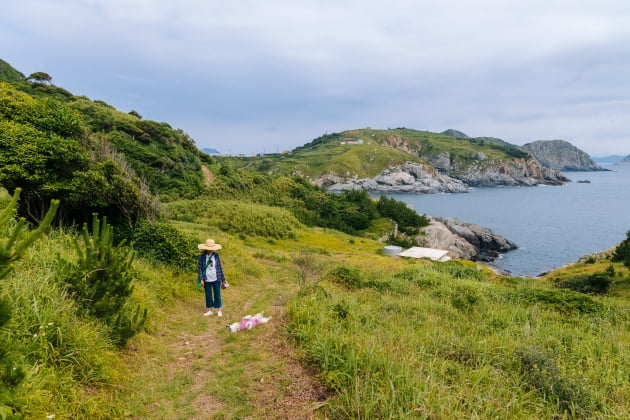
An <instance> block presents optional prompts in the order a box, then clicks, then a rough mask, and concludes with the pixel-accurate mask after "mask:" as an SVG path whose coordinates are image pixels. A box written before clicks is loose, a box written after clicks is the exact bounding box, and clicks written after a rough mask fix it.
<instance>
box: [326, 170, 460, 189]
mask: <svg viewBox="0 0 630 420" xmlns="http://www.w3.org/2000/svg"><path fill="white" fill-rule="evenodd" d="M315 184H316V185H319V186H321V187H324V188H326V189H327V190H328V191H333V192H338V191H345V190H366V191H374V192H382V193H416V194H431V193H440V192H449V193H455V192H467V191H468V187H467V186H466V185H465V184H464V183H463V182H461V181H459V180H457V179H454V178H451V177H449V176H448V175H444V174H441V173H439V172H437V171H436V170H435V168H433V167H431V166H427V165H423V164H421V163H414V162H407V163H405V164H403V165H400V166H397V167H390V168H388V169H386V170H384V171H382V172H381V173H380V174H378V175H377V176H375V177H374V178H358V177H351V178H343V177H340V176H338V175H330V174H328V175H324V176H322V177H320V178H319V179H317V180H316V181H315Z"/></svg>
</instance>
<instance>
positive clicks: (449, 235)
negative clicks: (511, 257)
mask: <svg viewBox="0 0 630 420" xmlns="http://www.w3.org/2000/svg"><path fill="white" fill-rule="evenodd" d="M427 218H428V219H429V221H430V223H431V224H430V225H429V226H427V227H425V228H422V229H421V232H420V233H421V234H420V235H419V236H418V237H417V238H416V240H417V242H418V244H419V245H420V246H423V247H427V248H437V249H445V250H447V251H449V255H450V256H451V257H453V258H459V259H466V260H472V261H483V262H492V261H494V260H495V259H496V258H498V256H499V254H501V253H504V252H508V251H511V250H513V249H517V248H518V247H517V245H516V244H515V243H513V242H512V241H510V240H508V239H506V238H504V237H503V236H501V235H499V234H498V233H496V232H494V231H492V230H491V229H488V228H486V227H483V226H480V225H477V224H474V223H466V222H462V221H461V220H459V219H456V218H440V217H432V216H427Z"/></svg>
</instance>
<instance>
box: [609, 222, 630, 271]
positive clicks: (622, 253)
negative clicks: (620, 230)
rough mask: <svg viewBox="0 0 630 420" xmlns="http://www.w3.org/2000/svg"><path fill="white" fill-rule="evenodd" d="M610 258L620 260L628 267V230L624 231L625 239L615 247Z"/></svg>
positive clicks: (629, 250) (629, 243) (629, 233)
mask: <svg viewBox="0 0 630 420" xmlns="http://www.w3.org/2000/svg"><path fill="white" fill-rule="evenodd" d="M612 260H613V261H617V262H622V263H623V265H625V266H626V267H628V268H630V230H629V231H628V232H626V239H625V240H623V242H621V243H620V244H619V245H618V246H617V248H615V252H614V254H613V256H612Z"/></svg>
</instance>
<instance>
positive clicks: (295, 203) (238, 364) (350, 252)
mask: <svg viewBox="0 0 630 420" xmlns="http://www.w3.org/2000/svg"><path fill="white" fill-rule="evenodd" d="M0 64H2V63H0ZM0 68H1V67H0ZM1 74H7V73H6V72H5V73H2V72H0V75H1ZM14 75H15V74H14ZM16 77H17V76H16ZM18 79H19V78H18ZM64 98H65V99H64ZM0 128H2V131H0V157H1V158H2V159H5V160H4V161H3V163H4V165H3V166H2V167H1V168H0V180H2V182H3V183H4V184H3V185H7V183H8V181H7V180H8V179H11V180H14V181H15V180H16V179H18V180H21V182H23V183H24V186H30V187H31V191H33V190H35V191H38V192H47V193H48V194H49V196H47V197H50V196H52V197H54V196H55V194H62V196H61V197H59V198H61V199H62V200H64V201H66V202H67V201H72V199H76V200H79V198H80V197H76V196H77V195H79V194H77V191H78V192H85V193H86V194H88V195H87V196H86V198H87V200H88V201H90V202H91V201H92V200H97V201H99V200H105V199H110V198H113V199H118V200H119V201H115V200H114V201H112V203H116V205H117V206H120V207H117V208H119V210H120V211H128V210H130V207H129V205H130V203H132V204H138V203H143V202H142V201H140V200H136V199H137V198H138V197H139V196H140V192H141V191H143V190H142V189H141V187H142V186H143V185H145V186H147V188H150V189H151V194H153V193H155V194H159V195H160V197H162V198H163V202H162V204H158V203H154V202H153V203H151V204H152V205H155V206H156V208H157V210H158V211H157V214H159V215H160V216H161V218H160V219H159V220H158V221H150V220H147V219H144V218H141V219H140V220H138V223H137V224H135V225H134V226H131V227H127V228H125V229H121V227H122V226H117V228H116V229H114V231H113V232H114V233H113V234H114V235H115V236H116V237H117V238H118V237H119V236H118V235H119V233H124V234H125V235H127V236H128V238H129V239H131V240H132V243H131V244H128V243H124V242H123V243H118V242H117V241H116V242H111V243H110V242H108V241H107V240H105V239H107V238H109V239H111V237H110V236H109V233H111V232H110V231H109V230H107V229H105V232H107V233H103V232H101V234H100V236H99V234H97V233H95V231H98V229H94V228H92V230H91V233H90V232H88V230H87V227H86V230H85V231H81V230H79V229H77V225H74V226H70V227H61V226H57V227H55V228H54V229H50V230H49V231H48V232H47V233H46V234H45V235H43V236H41V237H38V238H36V239H38V240H37V241H35V242H34V243H32V244H29V245H30V247H23V248H20V252H19V253H15V252H14V251H15V250H16V243H17V244H19V243H20V240H21V239H22V238H24V237H28V232H29V226H28V225H23V224H21V223H22V222H20V221H19V219H16V218H12V217H11V216H13V214H12V213H11V212H9V213H4V214H1V210H2V209H4V208H5V207H7V206H8V205H9V204H8V203H10V196H9V195H8V194H7V192H6V190H5V189H2V188H0V215H1V216H2V217H0V385H1V386H0V419H1V420H5V419H19V418H89V419H123V418H142V419H171V418H173V419H174V418H185V419H208V418H214V419H227V418H231V419H236V418H250V419H287V418H290V419H293V418H318V419H347V418H354V419H366V420H367V419H377V418H378V419H380V418H392V419H416V418H419V419H438V418H445V419H451V418H454V419H459V418H483V419H505V418H510V419H531V418H541V419H552V418H553V419H574V418H575V419H577V418H601V419H617V418H625V417H627V416H628V414H629V413H630V398H629V396H630V381H628V378H629V377H630V335H629V334H628V332H629V331H630V301H629V300H628V297H629V296H628V290H629V280H628V279H629V278H630V273H629V272H628V269H627V268H626V267H625V266H623V265H621V264H620V263H611V261H610V260H609V259H608V257H602V258H599V257H598V258H595V257H593V258H592V259H589V258H587V259H586V260H585V261H583V262H581V263H579V264H575V265H572V266H570V267H566V268H564V269H562V270H556V271H554V272H552V273H548V274H547V275H546V276H545V277H544V278H542V279H523V278H511V277H505V276H500V275H498V274H495V273H494V272H492V271H490V270H488V269H487V268H485V267H483V266H479V265H477V264H475V263H472V262H468V261H451V262H447V263H436V262H431V261H428V260H412V259H402V258H391V257H387V256H384V255H383V252H382V250H383V245H384V243H383V242H381V241H379V240H378V239H379V238H381V237H383V236H384V235H385V234H386V233H387V230H388V229H389V228H388V227H387V226H389V218H390V217H391V218H394V217H395V215H391V216H390V215H387V216H384V212H385V210H387V209H384V208H382V207H379V205H378V204H377V203H376V202H374V201H373V200H370V199H369V197H367V196H366V194H364V193H359V192H353V193H347V194H339V195H330V194H326V193H325V192H324V191H323V190H321V189H319V188H316V187H314V186H313V185H311V184H309V183H308V182H306V181H305V180H304V179H302V178H297V177H291V176H275V175H271V174H269V173H268V172H269V171H272V169H273V168H277V169H276V171H277V172H278V173H286V174H292V173H293V172H295V171H300V172H301V173H302V174H305V175H310V176H316V174H317V173H318V172H321V171H326V170H334V171H335V172H337V171H338V172H339V173H343V171H346V172H347V171H362V172H360V173H364V174H366V176H370V175H371V174H375V173H376V172H374V171H375V170H376V169H374V168H376V167H377V166H378V165H386V164H387V165H389V164H391V163H392V162H402V161H404V160H413V159H417V161H421V160H422V158H421V156H424V155H425V154H429V155H437V154H439V153H441V152H442V151H447V150H448V151H449V153H450V154H451V155H453V156H456V157H457V159H459V162H461V164H462V165H463V164H464V163H465V162H466V159H468V157H469V156H470V154H471V153H473V151H474V152H478V151H483V153H484V154H486V155H487V156H489V157H490V158H492V159H495V158H496V159H503V158H508V157H509V156H513V155H517V154H518V153H519V152H518V150H517V149H512V148H511V147H510V146H509V145H504V144H501V142H500V141H498V142H497V141H494V140H492V139H490V140H492V141H490V140H488V141H486V140H484V139H466V138H455V137H450V136H446V135H440V134H434V133H427V132H420V131H414V130H408V129H396V130H368V129H366V130H353V131H348V132H344V133H339V134H331V135H326V136H323V137H321V138H319V139H316V140H314V141H313V142H311V143H309V144H307V145H305V146H303V147H302V148H298V149H296V150H295V151H294V152H293V153H292V154H290V155H284V154H283V155H274V156H261V157H256V158H221V159H220V160H218V161H214V160H206V158H204V157H203V156H200V155H198V151H196V148H195V147H194V144H193V143H192V140H191V139H189V138H188V137H187V136H186V135H185V134H184V133H183V132H179V131H178V130H173V129H172V128H171V127H170V126H168V124H166V123H157V122H152V121H145V120H143V119H142V118H140V117H139V115H137V113H135V112H132V113H129V114H126V113H121V112H119V111H117V110H115V109H113V108H112V107H110V106H108V105H107V104H105V103H102V102H99V101H91V100H89V99H87V98H81V97H74V96H73V95H65V94H64V93H63V91H62V90H60V89H59V88H55V87H54V86H49V85H45V84H41V83H38V84H33V83H31V82H26V81H22V80H18V81H15V82H11V83H0ZM358 140H363V144H345V145H341V144H340V142H341V141H345V142H354V141H358ZM51 150H54V151H58V153H57V152H55V153H51V152H50V151H51ZM16 153H17V154H16ZM16 156H18V158H16ZM59 156H62V157H63V158H64V159H61V160H59V159H57V158H58V157H59ZM103 157H106V159H103ZM7 162H9V163H10V164H7ZM366 162H367V164H366ZM202 163H205V164H206V165H207V168H208V170H210V171H212V175H213V176H212V177H209V178H208V179H212V182H211V183H210V184H209V185H204V184H203V183H202V174H201V171H200V170H199V168H200V167H201V164H202ZM371 163H374V165H371ZM70 164H72V165H73V166H72V168H73V170H72V171H67V169H68V168H69V165H70ZM29 165H31V166H29ZM274 165H275V166H274ZM129 167H132V168H129ZM238 168H248V169H252V170H251V171H250V170H241V169H238ZM313 168H315V169H313ZM357 173H358V172H357ZM138 174H141V176H140V175H138ZM18 175H19V176H18ZM143 177H146V178H147V180H146V183H147V184H143V182H144V181H142V178H143ZM27 181H28V182H31V183H32V184H28V183H27ZM52 181H54V182H52ZM88 181H89V182H88ZM112 181H117V182H119V183H118V184H115V185H116V187H115V188H114V191H110V193H111V194H112V195H111V196H109V195H98V194H97V195H90V194H95V193H97V192H99V193H100V192H103V191H104V190H105V189H106V188H107V185H109V183H110V182H112ZM184 184H187V185H188V187H189V188H191V189H185V188H184V187H183V185H184ZM85 185H88V186H90V187H91V188H87V189H80V187H81V186H85ZM149 186H150V187H149ZM44 187H45V188H44ZM96 187H98V188H96ZM124 187H128V189H125V188H124ZM134 188H135V189H134ZM28 192H29V191H27V190H26V189H24V194H25V195H26V196H27V197H30V198H29V199H31V200H34V196H28V194H27V193H28ZM117 192H123V193H124V194H115V193H117ZM127 192H133V193H137V194H138V195H133V197H135V198H134V199H133V200H130V199H129V198H128V196H127V195H125V194H126V193H127ZM35 197H36V196H35ZM191 197H192V198H191ZM33 202H35V201H33ZM77 203H82V202H81V201H77ZM108 203H109V202H108ZM396 207H397V206H392V208H394V209H395V210H396V211H398V209H397V208H396ZM403 207H405V206H403ZM98 208H99V209H102V208H103V207H98ZM104 208H107V207H104ZM80 209H81V210H82V211H83V212H87V213H86V214H89V211H88V210H91V209H92V207H85V208H80ZM405 209H406V207H405ZM131 210H133V209H131ZM407 210H408V209H407ZM414 214H415V213H414ZM358 215H362V216H363V218H360V217H358ZM368 215H369V217H368ZM402 216H405V217H404V218H406V216H409V214H408V213H405V214H404V215H402ZM402 216H401V217H402ZM416 216H418V215H416ZM414 223H415V222H414ZM386 225H387V226H386ZM123 226H124V225H123ZM414 227H417V226H410V227H409V228H410V229H412V228H414ZM20 229H23V230H20ZM342 230H346V231H347V232H350V233H352V235H350V234H347V233H342V232H341V231H342ZM104 237H105V239H103V238H104ZM16 238H17V242H16ZM206 238H214V239H215V240H216V241H217V242H219V243H221V244H222V245H223V249H222V250H221V251H220V252H221V259H222V262H223V266H224V270H225V275H226V277H227V279H228V280H229V282H230V284H231V286H230V288H228V289H226V290H225V291H224V292H223V293H224V299H223V300H224V311H223V313H224V317H223V318H217V317H203V316H202V313H203V312H204V311H205V308H204V305H203V292H202V290H201V289H198V288H197V287H196V271H195V267H196V256H197V253H198V250H197V248H196V244H198V243H202V242H203V241H205V239H206ZM18 257H19V258H18ZM6 268H10V269H8V270H6V271H5V269H6ZM602 273H607V274H606V277H605V278H604V280H606V281H609V282H610V283H606V286H607V287H606V288H605V290H604V289H600V290H598V291H597V292H588V293H586V292H580V291H577V290H576V289H577V288H579V286H581V285H584V284H587V285H590V284H591V283H589V281H590V280H592V279H593V278H594V279H595V280H597V281H600V280H602V277H601V276H600V274H602ZM592 276H594V277H592ZM95 279H96V281H95ZM99 279H101V280H102V281H98V280H99ZM127 282H128V283H127ZM567 285H568V286H569V287H567ZM109 286H112V289H111V290H116V291H115V292H113V293H109V294H107V293H104V294H98V293H97V292H99V293H100V292H102V291H103V288H106V287H109ZM113 286H116V287H117V288H116V289H114V288H113ZM118 286H120V287H118ZM123 286H124V287H123ZM92 292H93V293H92ZM123 292H124V293H127V292H128V293H129V295H126V294H124V293H123ZM123 295H124V296H123ZM121 297H124V299H122V300H120V302H119V298H121ZM117 302H118V303H122V305H120V306H116V305H113V304H115V303H117ZM96 305H98V306H96ZM103 308H106V309H110V310H111V313H106V314H105V316H103V314H101V312H102V310H103ZM112 308H113V309H112ZM145 309H146V314H147V316H146V319H145V318H143V317H142V316H140V314H143V313H144V312H143V311H144V310H145ZM257 312H264V313H265V315H271V316H272V320H271V322H270V323H268V324H265V325H262V326H259V327H257V328H255V329H253V330H251V331H247V332H239V333H236V334H232V333H229V332H228V331H227V329H226V328H225V326H226V325H227V324H229V323H232V322H236V321H238V320H239V319H240V318H241V317H242V316H244V315H247V314H255V313H257Z"/></svg>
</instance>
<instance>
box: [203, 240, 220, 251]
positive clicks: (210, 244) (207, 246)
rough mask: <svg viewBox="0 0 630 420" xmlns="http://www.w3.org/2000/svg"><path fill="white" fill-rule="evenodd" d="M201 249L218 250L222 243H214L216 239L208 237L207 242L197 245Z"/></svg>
mask: <svg viewBox="0 0 630 420" xmlns="http://www.w3.org/2000/svg"><path fill="white" fill-rule="evenodd" d="M197 248H199V249H205V250H208V251H216V250H219V249H221V248H222V246H221V245H219V244H216V243H214V239H207V240H206V243H204V244H199V245H197Z"/></svg>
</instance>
